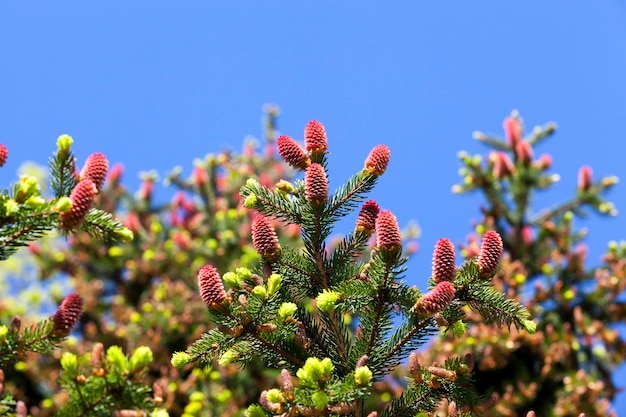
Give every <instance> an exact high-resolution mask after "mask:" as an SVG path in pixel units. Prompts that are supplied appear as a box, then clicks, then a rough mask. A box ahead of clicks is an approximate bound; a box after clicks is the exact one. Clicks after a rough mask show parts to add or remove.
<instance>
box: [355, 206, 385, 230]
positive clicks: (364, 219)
mask: <svg viewBox="0 0 626 417" xmlns="http://www.w3.org/2000/svg"><path fill="white" fill-rule="evenodd" d="M379 211H380V207H378V203H376V201H374V200H369V201H366V202H365V203H363V206H361V210H360V211H359V215H358V217H357V219H356V230H357V231H361V232H365V233H367V234H368V235H371V234H372V233H374V230H375V229H376V218H377V217H378V212H379Z"/></svg>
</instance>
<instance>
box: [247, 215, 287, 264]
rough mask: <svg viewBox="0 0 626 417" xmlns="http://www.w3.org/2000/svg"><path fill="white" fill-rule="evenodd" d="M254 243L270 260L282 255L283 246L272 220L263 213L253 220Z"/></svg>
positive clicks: (262, 254)
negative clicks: (279, 241)
mask: <svg viewBox="0 0 626 417" xmlns="http://www.w3.org/2000/svg"><path fill="white" fill-rule="evenodd" d="M252 245H253V246H254V249H256V251H257V252H258V253H259V254H260V255H261V256H262V257H263V258H264V259H266V260H268V261H272V260H275V259H277V258H278V257H279V256H280V251H281V247H280V243H278V236H276V232H275V231H274V228H273V227H272V225H271V224H270V221H269V220H268V219H267V217H265V216H263V215H262V214H259V215H258V216H256V217H255V218H254V219H253V220H252Z"/></svg>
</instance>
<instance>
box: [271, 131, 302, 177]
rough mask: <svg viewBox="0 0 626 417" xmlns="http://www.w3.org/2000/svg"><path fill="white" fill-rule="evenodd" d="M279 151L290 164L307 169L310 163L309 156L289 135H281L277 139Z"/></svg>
mask: <svg viewBox="0 0 626 417" xmlns="http://www.w3.org/2000/svg"><path fill="white" fill-rule="evenodd" d="M276 146H277V147H278V153H279V154H280V156H281V157H282V158H283V159H284V160H285V162H287V163H288V164H289V165H290V166H292V167H293V168H296V169H300V170H305V169H306V167H307V166H308V165H309V163H310V161H309V157H308V156H307V154H306V151H305V150H304V149H303V148H302V146H300V145H299V144H298V142H296V141H295V140H293V139H292V138H291V137H289V136H279V137H278V139H276Z"/></svg>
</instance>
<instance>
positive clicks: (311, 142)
mask: <svg viewBox="0 0 626 417" xmlns="http://www.w3.org/2000/svg"><path fill="white" fill-rule="evenodd" d="M304 147H305V148H306V150H307V151H309V152H311V153H322V152H325V151H326V149H328V140H327V138H326V129H324V125H322V124H321V123H320V122H318V121H317V120H311V121H310V122H309V123H307V125H306V127H305V128H304Z"/></svg>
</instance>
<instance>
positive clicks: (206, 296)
mask: <svg viewBox="0 0 626 417" xmlns="http://www.w3.org/2000/svg"><path fill="white" fill-rule="evenodd" d="M198 288H199V289H200V298H202V301H204V304H206V305H207V307H209V308H213V307H215V306H217V305H218V304H220V303H221V302H222V301H224V300H225V299H226V291H224V283H223V282H222V278H221V277H220V274H219V273H218V272H217V269H215V267H214V266H213V265H205V266H203V267H202V268H200V270H199V271H198Z"/></svg>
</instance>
